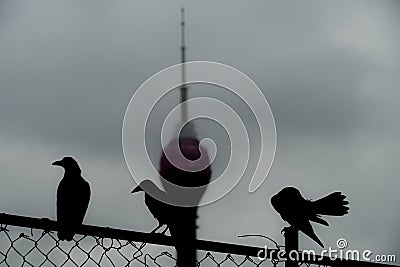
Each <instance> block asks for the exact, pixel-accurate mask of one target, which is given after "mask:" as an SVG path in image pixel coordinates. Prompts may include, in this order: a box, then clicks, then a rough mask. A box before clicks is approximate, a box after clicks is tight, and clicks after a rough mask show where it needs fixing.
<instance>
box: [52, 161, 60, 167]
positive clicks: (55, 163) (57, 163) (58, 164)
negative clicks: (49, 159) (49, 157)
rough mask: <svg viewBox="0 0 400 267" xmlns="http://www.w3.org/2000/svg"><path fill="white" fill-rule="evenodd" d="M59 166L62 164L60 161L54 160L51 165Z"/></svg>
mask: <svg viewBox="0 0 400 267" xmlns="http://www.w3.org/2000/svg"><path fill="white" fill-rule="evenodd" d="M61 164H62V163H61V160H56V161H54V162H53V163H52V164H51V165H53V166H62V165H61Z"/></svg>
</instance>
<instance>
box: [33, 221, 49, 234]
mask: <svg viewBox="0 0 400 267" xmlns="http://www.w3.org/2000/svg"><path fill="white" fill-rule="evenodd" d="M42 221H43V225H44V226H45V227H44V229H43V233H42V235H45V234H51V233H53V232H52V231H50V230H49V229H47V227H46V226H47V225H48V224H49V222H50V219H49V218H42ZM31 235H33V233H32V229H31Z"/></svg>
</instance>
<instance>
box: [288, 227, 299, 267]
mask: <svg viewBox="0 0 400 267" xmlns="http://www.w3.org/2000/svg"><path fill="white" fill-rule="evenodd" d="M284 231H285V252H286V262H285V267H297V266H298V262H297V261H293V260H291V259H290V257H289V255H290V252H291V251H293V250H295V251H298V250H299V231H298V230H296V229H294V228H293V227H287V228H285V229H284ZM293 256H294V255H293Z"/></svg>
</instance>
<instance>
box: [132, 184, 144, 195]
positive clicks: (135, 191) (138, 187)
mask: <svg viewBox="0 0 400 267" xmlns="http://www.w3.org/2000/svg"><path fill="white" fill-rule="evenodd" d="M141 191H143V189H142V188H141V187H140V186H139V185H138V186H136V187H135V188H134V189H133V190H132V192H131V193H132V194H133V193H137V192H141Z"/></svg>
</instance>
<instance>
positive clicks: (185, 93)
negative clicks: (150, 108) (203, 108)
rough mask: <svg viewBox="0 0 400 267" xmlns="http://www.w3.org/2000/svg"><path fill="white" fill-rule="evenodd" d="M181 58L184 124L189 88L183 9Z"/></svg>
mask: <svg viewBox="0 0 400 267" xmlns="http://www.w3.org/2000/svg"><path fill="white" fill-rule="evenodd" d="M181 57H182V61H181V63H182V87H181V103H182V109H181V120H182V124H183V123H185V122H186V121H187V118H188V114H187V112H188V111H187V104H186V100H187V87H186V70H185V63H186V45H185V9H184V8H181Z"/></svg>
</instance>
